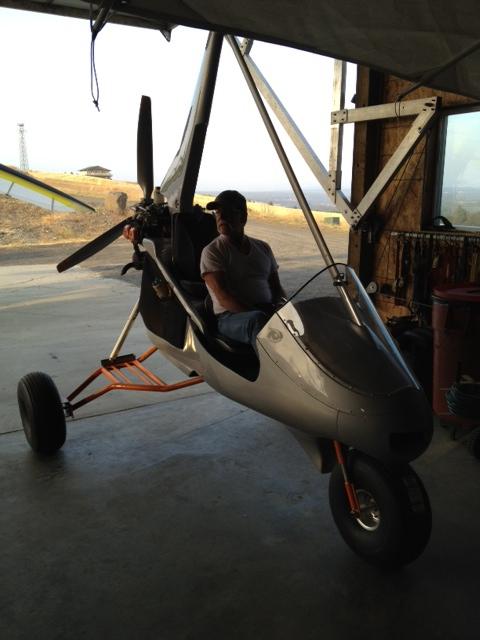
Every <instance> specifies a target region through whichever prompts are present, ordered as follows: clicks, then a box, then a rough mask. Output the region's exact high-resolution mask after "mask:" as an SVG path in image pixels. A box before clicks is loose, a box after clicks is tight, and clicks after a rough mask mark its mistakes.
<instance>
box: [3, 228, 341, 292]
mask: <svg viewBox="0 0 480 640" xmlns="http://www.w3.org/2000/svg"><path fill="white" fill-rule="evenodd" d="M248 232H249V234H250V235H252V236H253V237H257V238H262V239H263V240H266V241H267V242H269V243H270V245H271V247H272V249H273V252H274V253H275V256H276V258H277V260H278V263H279V265H280V275H281V280H282V283H283V285H284V287H285V289H286V291H287V292H288V293H293V292H294V291H295V290H296V289H297V288H298V287H299V286H300V285H302V284H303V283H304V282H305V281H306V280H307V279H308V278H310V277H311V276H312V275H313V274H314V273H316V272H317V271H319V270H320V269H321V268H322V267H323V260H322V258H321V256H320V254H319V252H318V249H317V248H316V245H315V242H314V240H313V238H312V235H311V233H310V231H309V230H308V228H306V225H305V227H303V226H299V225H293V224H282V223H279V222H263V221H262V222H259V221H256V220H250V221H249V223H248ZM325 238H326V240H327V243H328V245H329V247H330V250H331V252H332V255H333V257H334V259H335V260H337V261H338V262H346V260H347V243H348V234H347V232H345V231H341V230H340V229H336V228H332V229H327V231H326V232H325ZM80 246H81V244H55V245H38V246H35V247H18V248H0V263H1V264H2V265H15V264H24V265H25V264H46V263H52V262H59V261H60V260H61V259H62V258H64V257H66V256H67V255H69V254H71V253H73V252H74V251H75V250H76V249H78V248H79V247H80ZM130 257H131V248H130V246H129V244H128V243H127V242H125V240H123V239H119V240H117V241H116V242H114V243H113V244H112V245H110V246H109V247H107V248H106V249H104V250H103V251H101V252H100V253H98V254H97V255H96V256H93V257H92V258H89V259H88V260H87V261H85V262H84V263H83V265H82V266H83V267H84V268H86V269H91V270H93V271H95V272H96V273H98V274H100V275H102V276H104V277H108V278H120V277H121V276H120V270H121V268H122V266H123V265H124V264H126V263H127V262H129V261H130ZM123 279H124V280H125V281H126V282H131V283H134V282H138V281H139V277H138V274H137V273H135V272H132V271H130V272H129V273H128V274H127V275H126V276H124V278H123Z"/></svg>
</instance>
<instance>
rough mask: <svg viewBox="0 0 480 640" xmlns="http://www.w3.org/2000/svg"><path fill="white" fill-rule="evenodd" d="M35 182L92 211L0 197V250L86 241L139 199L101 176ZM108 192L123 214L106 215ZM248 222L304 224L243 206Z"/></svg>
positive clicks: (341, 227)
mask: <svg viewBox="0 0 480 640" xmlns="http://www.w3.org/2000/svg"><path fill="white" fill-rule="evenodd" d="M31 175H32V176H33V177H35V178H37V179H38V180H42V181H43V182H46V183H47V184H49V185H51V186H53V187H56V188H57V189H60V190H62V191H65V192H66V193H68V194H69V195H72V196H74V197H76V198H79V199H80V200H83V201H85V202H86V203H87V204H90V205H91V206H93V207H95V212H92V213H52V212H50V211H47V210H46V209H41V208H40V207H37V206H35V205H31V204H27V203H24V202H21V201H20V200H15V199H13V198H10V197H7V196H2V195H0V220H1V223H0V247H25V246H33V245H39V244H41V245H48V244H57V243H61V244H64V243H68V242H85V241H88V240H91V239H92V238H94V237H95V236H97V235H99V234H101V233H103V232H104V231H106V230H107V229H109V228H110V227H112V226H113V225H115V224H117V223H118V222H119V221H120V220H122V219H123V218H124V217H126V216H128V215H129V214H130V213H131V209H129V208H128V207H131V206H132V205H134V204H135V203H136V202H138V201H139V200H140V199H141V191H140V189H139V187H138V185H136V184H134V183H131V182H119V181H115V180H105V179H102V178H89V177H85V176H76V175H70V174H50V173H40V172H32V173H31ZM111 191H123V192H125V193H126V194H127V197H128V202H127V210H126V212H125V213H124V214H118V213H116V212H112V211H109V210H107V209H106V208H105V206H104V200H105V198H106V196H107V195H108V193H110V192H111ZM210 199H211V196H205V195H197V196H196V197H195V201H196V202H197V203H198V204H200V205H202V206H204V205H205V204H206V202H207V201H208V200H210ZM248 209H249V215H250V219H252V220H258V221H265V222H268V221H271V222H277V223H281V224H289V225H302V226H303V225H304V224H305V221H304V219H303V214H302V213H301V212H300V211H299V210H296V209H287V208H284V207H277V206H271V205H268V204H265V203H258V202H249V203H248ZM315 217H316V219H317V221H318V222H319V224H320V225H321V226H322V227H324V228H325V229H328V230H331V231H333V232H334V233H335V232H338V233H340V234H342V235H343V234H344V233H345V230H346V226H345V224H342V223H340V224H338V225H332V224H325V223H324V219H325V218H326V217H327V218H328V219H331V218H332V214H331V213H328V214H326V213H322V212H315Z"/></svg>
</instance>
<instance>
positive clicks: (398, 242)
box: [0, 1, 480, 637]
mask: <svg viewBox="0 0 480 640" xmlns="http://www.w3.org/2000/svg"><path fill="white" fill-rule="evenodd" d="M0 4H1V5H2V6H13V5H15V7H16V8H23V9H31V10H37V11H47V12H51V13H59V14H62V15H71V16H77V17H87V16H89V15H90V11H89V9H90V8H89V7H85V5H86V4H87V3H83V2H73V1H72V2H25V3H22V2H21V3H18V2H15V3H11V2H10V3H9V2H1V3H0ZM93 4H94V12H93V17H94V22H93V25H94V29H95V25H96V27H97V32H99V31H100V29H101V27H102V25H103V24H104V23H105V22H106V21H108V20H112V21H117V22H120V23H123V24H132V25H135V26H144V27H147V28H154V29H160V30H161V31H162V32H163V33H164V35H165V36H166V37H168V36H169V33H170V32H171V29H172V28H173V27H174V25H176V24H185V25H188V26H193V27H195V26H196V27H201V28H207V29H210V30H212V31H215V32H217V33H222V34H227V35H228V34H233V35H236V36H243V37H244V38H246V39H247V40H246V41H244V49H243V52H242V55H243V56H244V58H245V59H246V60H247V62H248V57H249V52H248V41H249V40H251V39H264V40H267V41H270V42H276V43H280V44H286V45H288V46H293V47H299V48H304V49H306V50H309V51H313V52H317V53H322V54H326V55H330V56H332V57H334V58H337V59H339V60H349V61H353V62H357V63H358V64H360V65H361V66H360V69H359V74H358V84H357V95H356V108H355V109H353V110H345V109H344V105H343V104H342V65H341V63H339V65H338V83H337V85H338V109H335V110H334V111H333V112H332V153H331V164H330V166H329V167H328V169H327V168H322V167H318V166H317V169H318V170H319V176H320V178H321V180H320V181H321V183H322V185H323V186H324V187H325V189H326V191H327V192H328V193H329V194H330V197H331V199H332V200H333V201H334V202H336V204H337V205H338V206H339V210H340V211H341V212H342V213H343V214H344V215H345V217H346V219H347V220H348V221H349V222H350V224H351V225H352V229H351V232H350V242H349V265H350V266H351V267H353V268H354V269H355V271H356V272H357V274H358V276H359V277H360V279H361V281H362V282H363V284H364V286H366V287H367V291H368V292H369V294H371V296H372V298H373V301H374V303H375V306H376V308H377V310H378V311H379V313H380V315H381V317H382V318H383V319H384V321H385V322H386V323H387V326H389V328H390V330H391V333H392V334H393V335H394V336H395V337H396V339H397V341H398V343H399V344H400V345H401V346H402V348H403V350H404V352H405V353H406V354H407V355H408V357H409V359H410V362H411V365H412V368H413V369H414V370H415V372H416V373H417V376H418V378H419V379H420V381H421V383H422V386H423V388H424V389H425V391H426V392H427V395H429V397H430V400H431V403H432V406H433V409H434V411H435V413H436V415H437V416H438V417H439V418H440V420H442V421H443V420H444V421H445V422H450V423H452V424H454V425H455V426H457V425H461V426H465V427H472V426H473V427H475V419H474V418H473V422H472V420H471V419H470V416H466V414H465V408H463V411H464V413H463V414H462V409H459V407H458V404H459V403H461V401H462V396H461V392H462V391H463V392H469V391H471V390H472V385H474V383H475V380H476V379H478V373H477V367H478V354H477V349H478V311H477V307H476V304H477V303H478V291H477V290H476V284H477V283H478V272H477V263H478V260H477V257H478V219H477V216H478V211H477V204H478V200H477V199H476V194H475V190H476V184H475V174H474V169H473V167H474V163H473V164H472V162H471V158H470V155H471V154H473V159H474V157H475V152H476V148H477V145H475V135H476V131H477V130H478V119H477V115H478V102H477V100H478V96H479V94H480V80H479V75H478V71H477V70H478V57H479V54H478V48H479V46H480V40H479V37H478V34H479V29H478V17H477V14H476V11H475V7H474V4H473V3H470V2H464V3H457V4H456V5H455V7H453V6H450V5H449V4H448V3H443V2H441V3H437V4H436V5H435V7H432V6H431V4H430V3H427V2H425V3H423V2H415V3H408V4H404V5H402V7H401V9H399V7H398V6H397V5H396V4H395V3H389V4H388V5H387V6H384V4H383V3H379V4H380V5H381V6H376V3H372V4H371V5H369V6H368V7H359V6H358V3H349V2H347V3H343V4H342V5H341V7H339V6H338V5H337V3H334V2H321V3H310V2H305V3H296V4H295V5H292V4H291V3H286V4H285V5H283V4H282V8H283V9H284V11H278V7H276V6H274V5H277V4H278V3H268V2H267V3H262V4H261V6H260V7H258V6H257V4H256V3H252V4H251V6H250V5H249V3H244V4H243V5H242V8H241V9H240V8H236V10H235V11H232V10H231V8H225V7H224V5H223V4H222V3H215V2H204V3H195V5H194V6H188V7H187V6H186V5H185V4H184V3H152V2H134V1H132V2H127V3H124V2H120V3H110V2H106V3H102V5H101V6H97V5H95V3H93ZM374 5H375V6H374ZM273 17H274V18H275V19H273ZM287 34H288V35H287ZM252 75H253V76H254V77H255V74H252ZM266 93H267V94H268V89H267V90H266ZM270 98H271V96H270ZM266 99H268V98H267V97H266ZM277 107H278V109H279V113H280V118H281V116H282V110H281V105H278V104H277ZM349 123H355V124H354V126H355V148H354V172H353V177H352V178H353V179H352V195H351V198H350V200H347V199H346V197H345V196H344V194H343V192H342V189H341V176H340V175H339V173H338V158H339V155H340V151H341V131H342V127H344V126H347V125H348V124H349ZM291 134H292V136H293V137H294V138H295V137H296V138H297V142H298V143H299V144H300V145H301V144H302V141H301V139H299V137H298V136H296V132H295V129H294V128H292V129H291ZM306 156H307V157H308V158H309V160H310V161H312V162H314V161H315V158H312V154H311V153H309V152H308V150H306ZM320 178H319V179H320ZM193 188H194V187H193ZM180 196H181V197H182V196H183V197H184V194H183V193H182V194H180ZM181 197H180V202H181V204H182V206H183V205H184V202H182V198H181ZM455 383H457V386H456V387H455ZM462 384H463V385H464V386H463V387H462V386H461V385H462ZM468 385H470V386H468ZM449 389H450V390H451V393H452V394H454V396H455V393H456V397H453V398H452V396H450V402H449V398H448V397H447V395H446V391H448V390H449ZM467 395H468V393H467ZM463 399H464V400H465V398H463ZM455 411H457V414H458V415H456V414H455ZM452 416H453V417H452ZM466 418H468V419H466ZM464 423H465V424H464ZM470 447H471V448H472V450H473V452H474V453H475V452H476V450H477V447H478V440H477V438H476V432H475V429H473V431H472V436H471V440H470ZM457 455H460V454H457ZM451 473H452V474H453V472H451ZM460 477H461V476H460V475H459V476H456V477H455V482H456V483H459V482H460V480H459V478H460ZM475 495H476V494H475V493H474V492H473V493H472V494H471V502H472V504H474V502H475V497H474V496H475ZM450 500H453V499H450ZM472 549H474V547H473V548H472ZM417 577H418V574H417ZM139 583H140V584H141V580H139ZM430 605H431V606H433V603H432V602H430ZM457 606H458V605H457ZM379 615H381V616H383V615H384V614H383V613H380V614H379ZM468 617H469V616H468V614H467V618H468ZM471 619H473V618H471ZM416 623H417V624H419V619H418V618H417V619H416ZM418 628H419V630H421V625H420V626H419V627H418ZM223 629H224V633H226V632H227V631H225V629H228V623H227V624H226V626H225V627H223ZM424 631H425V633H428V631H426V630H425V629H424ZM175 633H176V632H175V631H169V634H168V635H167V637H189V636H188V634H187V633H185V632H182V633H183V635H177V636H176V635H175ZM202 633H203V636H201V635H198V636H197V635H196V634H195V631H194V630H192V631H191V633H190V637H207V635H205V634H206V633H207V632H206V631H203V632H202ZM309 633H310V634H311V635H314V627H310V630H309ZM331 633H332V637H342V635H341V632H339V633H337V635H333V634H334V633H335V632H334V631H331ZM466 634H467V635H466ZM249 635H253V636H255V632H254V631H251V630H250V631H249ZM249 635H247V633H246V632H244V633H243V636H239V637H249ZM419 635H420V634H419ZM431 635H432V637H442V631H441V630H440V629H436V630H435V632H434V634H431ZM152 637H153V635H152ZM272 637H275V636H272ZM276 637H289V636H288V632H287V634H286V635H283V636H282V635H281V634H280V633H277V634H276ZM399 637H400V636H399ZM426 637H428V635H427V636H426ZM462 637H468V632H466V631H464V632H463V633H462Z"/></svg>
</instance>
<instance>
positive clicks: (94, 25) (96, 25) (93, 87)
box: [90, 0, 114, 111]
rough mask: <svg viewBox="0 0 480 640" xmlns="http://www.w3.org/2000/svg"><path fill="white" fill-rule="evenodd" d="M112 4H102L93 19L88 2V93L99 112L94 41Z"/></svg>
mask: <svg viewBox="0 0 480 640" xmlns="http://www.w3.org/2000/svg"><path fill="white" fill-rule="evenodd" d="M113 4H114V2H113V0H111V1H110V2H103V4H102V6H101V8H100V9H99V11H98V15H97V17H96V18H95V20H94V18H93V3H92V2H90V33H91V41H90V92H91V94H92V100H93V104H94V105H95V106H96V108H97V110H98V111H100V106H99V101H100V87H99V84H98V76H97V69H96V66H95V40H96V38H97V36H98V34H99V33H100V31H101V30H102V29H103V27H104V26H105V25H106V24H107V22H108V20H109V19H110V17H111V16H112V14H113V11H112V6H113Z"/></svg>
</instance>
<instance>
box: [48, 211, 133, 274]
mask: <svg viewBox="0 0 480 640" xmlns="http://www.w3.org/2000/svg"><path fill="white" fill-rule="evenodd" d="M131 220H132V218H131V217H130V216H129V217H128V218H125V220H122V222H119V223H118V224H116V225H115V226H114V227H112V228H111V229H108V231H105V233H102V234H101V235H100V236H98V237H96V238H94V239H93V240H92V241H91V242H89V243H88V244H86V245H84V246H83V247H81V248H80V249H78V251H75V253H72V255H71V256H68V258H65V259H64V260H62V261H61V262H59V263H58V264H57V271H58V272H59V273H62V271H66V270H67V269H70V268H71V267H74V266H75V265H76V264H79V263H80V262H83V261H84V260H86V259H87V258H90V257H91V256H93V255H95V254H96V253H98V252H99V251H101V250H102V249H105V247H107V246H108V245H109V244H110V243H112V242H113V241H114V240H116V239H117V238H119V237H120V236H121V235H122V231H123V227H124V226H125V225H126V224H128V223H129V222H130V221H131Z"/></svg>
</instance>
